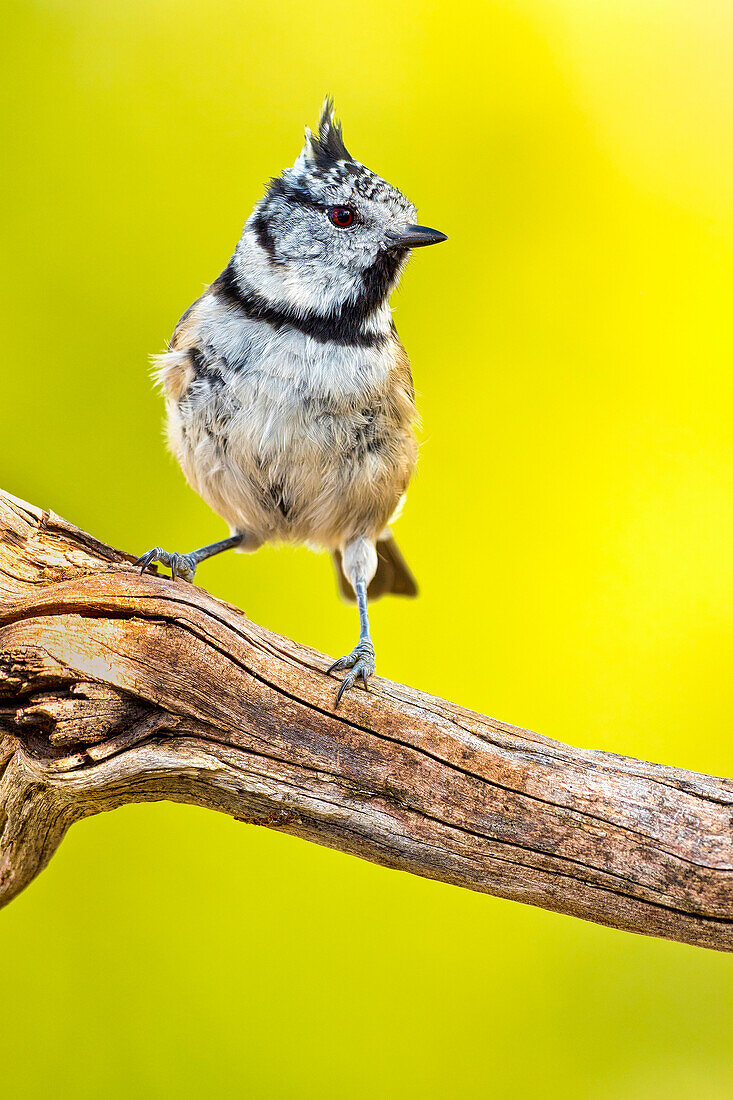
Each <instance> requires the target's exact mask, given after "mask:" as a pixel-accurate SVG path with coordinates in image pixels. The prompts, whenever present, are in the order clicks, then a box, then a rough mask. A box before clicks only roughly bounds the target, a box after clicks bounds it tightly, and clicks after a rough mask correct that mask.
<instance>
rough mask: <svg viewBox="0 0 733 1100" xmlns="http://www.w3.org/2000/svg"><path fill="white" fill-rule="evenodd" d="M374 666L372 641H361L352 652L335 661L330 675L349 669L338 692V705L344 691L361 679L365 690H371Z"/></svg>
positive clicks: (330, 669)
mask: <svg viewBox="0 0 733 1100" xmlns="http://www.w3.org/2000/svg"><path fill="white" fill-rule="evenodd" d="M374 667H375V666H374V646H373V645H372V643H371V642H359V644H358V645H357V646H355V647H354V648H353V649H352V651H351V653H349V654H347V655H346V656H345V657H339V659H338V661H334V662H333V664H332V665H331V667H330V668H329V670H328V672H329V675H330V674H331V673H332V672H340V671H341V670H342V669H347V670H348V671H347V673H346V675H345V676H344V678H343V680H342V681H341V684H340V685H339V689H338V691H337V692H336V706H338V705H339V703H340V702H341V696H342V695H343V694H344V692H345V691H348V690H349V688H352V687H353V686H354V684H355V683H356V682H357V680H359V679H360V680H361V681H362V683H363V685H364V690H365V691H369V677H370V676H371V675H372V673H373V672H374Z"/></svg>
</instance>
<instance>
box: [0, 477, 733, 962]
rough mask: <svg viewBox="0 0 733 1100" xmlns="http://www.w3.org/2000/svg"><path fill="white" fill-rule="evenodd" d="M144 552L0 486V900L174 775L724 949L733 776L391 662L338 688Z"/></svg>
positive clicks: (378, 845) (155, 796) (540, 900)
mask: <svg viewBox="0 0 733 1100" xmlns="http://www.w3.org/2000/svg"><path fill="white" fill-rule="evenodd" d="M131 563H132V559H131V557H130V556H129V555H127V554H124V553H122V552H120V551H118V550H114V549H112V548H111V547H109V546H105V545H104V544H103V543H100V542H98V541H97V540H96V539H94V538H92V536H91V535H88V534H85V533H84V532H83V531H80V530H78V529H77V528H75V527H73V526H72V525H71V524H69V523H66V522H65V521H64V520H62V519H60V518H59V517H58V516H55V515H53V513H49V512H42V511H40V510H39V509H37V508H35V507H32V506H31V505H28V504H24V503H23V502H21V501H18V500H15V499H14V498H13V497H10V496H8V495H6V494H3V493H0V905H1V904H4V903H6V902H8V901H10V899H11V898H13V897H15V895H16V894H17V893H18V892H19V891H20V890H22V889H23V888H24V887H25V886H27V885H28V883H29V882H30V881H31V880H32V879H33V877H34V876H35V875H36V874H37V873H38V872H39V871H40V870H41V869H42V868H43V867H44V866H45V865H46V863H47V862H48V860H49V859H50V858H51V856H52V855H53V853H54V851H55V849H56V847H57V846H58V844H59V842H60V841H61V839H62V837H63V835H64V833H65V831H66V829H67V828H68V827H69V825H70V824H72V823H73V822H74V821H78V820H79V819H81V818H83V817H88V816H90V815H92V814H96V813H100V812H101V811H104V810H110V809H113V808H114V807H116V806H119V805H121V804H123V803H126V802H145V801H155V800H159V799H170V800H173V801H176V802H187V803H193V804H196V805H203V806H209V807H210V808H211V809H215V810H221V811H223V812H225V813H228V814H231V815H232V816H233V817H235V818H237V819H238V820H240V821H245V822H249V823H251V824H256V825H266V826H268V827H270V828H276V829H280V830H282V831H284V832H287V833H291V834H293V835H295V836H299V837H303V838H304V839H306V840H311V841H315V842H316V843H319V844H325V845H328V846H329V847H332V848H337V849H339V850H341V851H344V852H350V853H352V854H353V855H357V856H360V857H361V858H363V859H368V860H372V861H373V862H375V863H379V864H382V865H383V866H386V867H394V868H399V869H401V870H404V871H409V872H411V873H413V874H418V875H424V876H426V877H428V878H433V879H439V880H441V881H443V882H449V883H453V884H455V885H457V886H462V887H466V888H468V889H472V890H480V891H483V892H485V893H488V894H495V895H497V896H500V897H504V898H512V899H515V900H517V901H523V902H527V903H530V904H532V905H539V906H542V907H543V908H545V909H551V910H554V911H556V912H560V913H568V914H572V915H573V916H576V917H582V918H584V919H586V920H591V921H596V922H598V923H600V924H606V925H611V926H613V927H616V928H622V929H627V930H628V931H632V932H640V933H645V934H647V935H654V936H664V937H667V938H669V939H674V940H680V941H682V942H685V943H690V944H697V945H700V946H703V947H710V948H717V949H719V950H731V949H733V814H732V810H733V782H731V781H730V780H726V779H715V778H711V777H708V776H705V775H699V774H696V773H693V772H687V771H681V770H679V769H675V768H669V767H663V766H662V765H659V764H647V763H642V762H640V761H637V760H632V759H629V758H626V757H622V756H616V755H613V754H610V753H603V752H593V751H587V750H584V749H576V748H571V747H569V746H567V745H564V744H562V743H560V742H558V741H553V740H550V739H549V738H547V737H542V736H540V735H539V734H536V733H530V732H528V731H526V730H523V729H519V728H517V727H516V726H510V725H507V724H506V723H504V722H498V721H495V720H494V719H492V718H487V717H484V716H482V715H479V714H474V713H472V712H470V711H468V710H464V709H463V708H461V707H458V706H455V705H454V704H452V703H449V702H446V701H445V700H442V699H437V698H433V697H432V696H430V695H425V694H422V693H420V692H417V691H413V690H411V689H410V688H407V687H402V686H400V685H398V684H394V683H390V682H389V681H387V680H382V679H379V678H375V680H374V682H373V686H372V690H371V692H370V693H369V694H367V693H365V692H363V691H361V690H354V691H353V692H351V693H350V694H347V695H346V696H345V698H344V700H343V702H342V704H341V706H340V707H339V709H338V710H334V689H335V687H336V681H335V680H334V679H332V678H329V677H327V676H326V675H325V669H326V668H327V667H328V664H329V663H330V658H327V657H324V656H323V655H322V654H320V653H316V652H314V651H313V650H311V649H307V648H306V647H305V646H302V645H299V644H297V643H296V642H293V641H290V640H289V639H287V638H282V637H278V636H277V635H275V634H273V633H271V632H270V631H268V630H265V629H264V628H263V627H260V626H257V625H256V624H254V623H252V622H250V621H249V619H247V618H246V616H245V615H243V614H242V612H241V611H239V610H237V609H236V608H235V607H231V606H230V605H228V604H225V603H222V602H221V601H219V600H216V599H214V598H213V597H212V596H210V595H209V594H208V593H207V592H205V591H204V590H203V589H201V588H199V587H196V586H194V585H190V584H187V583H186V582H184V581H176V582H173V581H171V580H170V579H167V578H165V577H162V576H152V575H146V576H144V577H141V576H140V575H139V572H138V570H136V569H134V568H133V567H132V564H131ZM426 644H429V642H427V641H426Z"/></svg>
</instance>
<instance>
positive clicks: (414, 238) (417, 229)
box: [387, 225, 448, 248]
mask: <svg viewBox="0 0 733 1100" xmlns="http://www.w3.org/2000/svg"><path fill="white" fill-rule="evenodd" d="M387 239H388V240H389V243H390V247H391V248H424V247H425V245H426V244H440V242H441V241H447V240H448V238H447V237H446V235H445V233H440V232H439V231H438V230H437V229H428V227H427V226H426V225H408V226H406V227H405V229H403V230H402V232H400V233H398V232H394V231H389V232H388V233H387Z"/></svg>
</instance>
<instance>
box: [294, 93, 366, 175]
mask: <svg viewBox="0 0 733 1100" xmlns="http://www.w3.org/2000/svg"><path fill="white" fill-rule="evenodd" d="M298 159H299V160H300V161H301V163H303V164H304V165H308V166H310V167H315V168H318V169H320V170H321V171H326V170H327V169H329V168H332V167H333V166H334V165H335V164H337V163H338V162H339V161H352V162H353V159H354V158H353V157H352V155H351V153H350V152H349V151H348V149H347V148H346V146H345V145H344V138H343V134H342V132H341V123H340V122H337V121H336V117H335V115H334V107H333V100H332V99H331V97H330V96H326V98H325V99H324V101H323V107H322V108H321V118H320V121H319V123H318V133H317V134H313V133H311V131H310V129H309V128H308V127H307V126H306V128H305V145H304V146H303V150H302V152H301V154H300V157H299V158H298Z"/></svg>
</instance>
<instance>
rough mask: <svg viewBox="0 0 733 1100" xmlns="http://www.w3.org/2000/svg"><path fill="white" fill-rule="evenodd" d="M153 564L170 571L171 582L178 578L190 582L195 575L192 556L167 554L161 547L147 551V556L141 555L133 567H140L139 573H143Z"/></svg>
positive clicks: (194, 561)
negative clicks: (162, 566)
mask: <svg viewBox="0 0 733 1100" xmlns="http://www.w3.org/2000/svg"><path fill="white" fill-rule="evenodd" d="M153 564H158V565H164V566H165V567H166V569H170V571H171V574H172V576H173V580H175V579H176V577H180V578H181V580H184V581H192V580H193V578H194V575H195V573H196V565H197V562H196V559H195V557H194V556H193V554H169V553H168V551H167V550H163V548H162V547H161V546H154V547H153V549H152V550H148V552H147V554H143V556H142V557H141V558H138V559H137V561H136V562H135V565H139V566H140V572H141V573H144V572H145V570H146V569H147V568H148V566H149V565H153Z"/></svg>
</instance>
